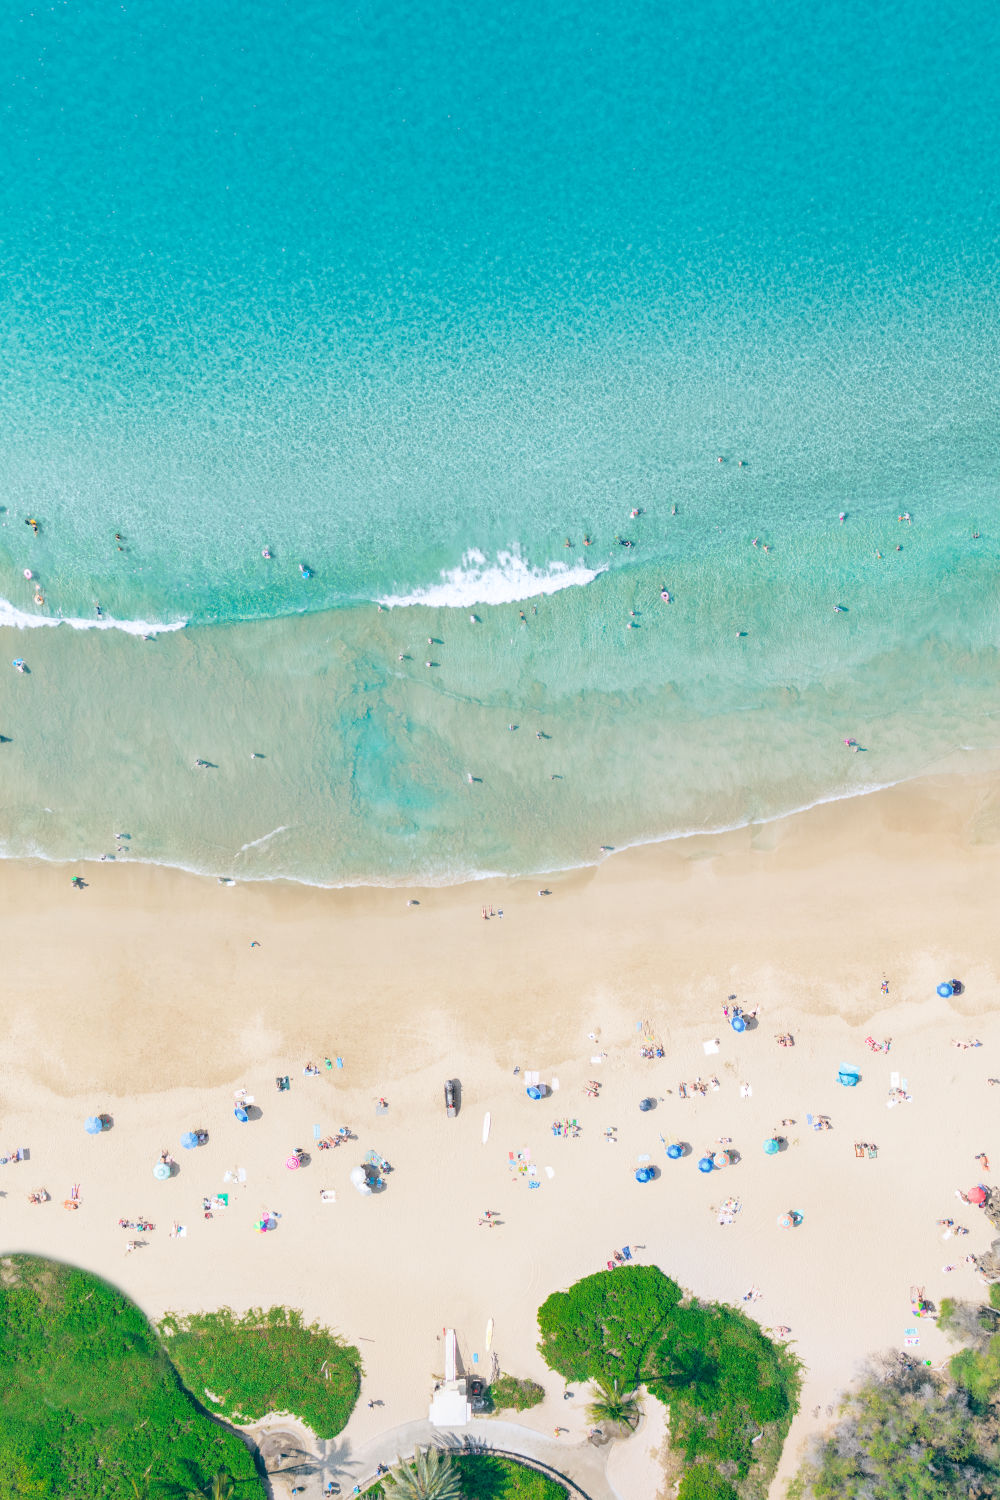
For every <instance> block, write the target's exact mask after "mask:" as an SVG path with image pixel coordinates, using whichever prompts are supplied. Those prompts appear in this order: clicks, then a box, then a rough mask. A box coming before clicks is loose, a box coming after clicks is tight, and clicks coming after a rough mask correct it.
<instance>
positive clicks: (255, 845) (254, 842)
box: [235, 823, 288, 859]
mask: <svg viewBox="0 0 1000 1500" xmlns="http://www.w3.org/2000/svg"><path fill="white" fill-rule="evenodd" d="M287 832H288V824H287V823H282V824H281V827H280V828H272V829H271V832H270V833H265V834H262V835H261V837H260V838H259V839H251V840H250V842H249V844H241V845H240V847H239V849H238V850H237V851H236V855H235V858H236V859H239V857H240V855H241V854H246V852H247V850H248V849H259V848H260V846H261V844H266V843H267V841H268V839H273V838H274V836H275V834H278V833H287Z"/></svg>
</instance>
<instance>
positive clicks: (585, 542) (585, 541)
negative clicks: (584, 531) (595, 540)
mask: <svg viewBox="0 0 1000 1500" xmlns="http://www.w3.org/2000/svg"><path fill="white" fill-rule="evenodd" d="M583 545H584V546H585V547H589V546H590V537H589V536H585V537H584V539H583Z"/></svg>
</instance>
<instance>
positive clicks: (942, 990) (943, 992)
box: [937, 979, 955, 1000]
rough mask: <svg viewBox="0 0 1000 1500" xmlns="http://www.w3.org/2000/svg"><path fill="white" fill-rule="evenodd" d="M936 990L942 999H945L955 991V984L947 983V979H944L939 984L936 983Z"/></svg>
mask: <svg viewBox="0 0 1000 1500" xmlns="http://www.w3.org/2000/svg"><path fill="white" fill-rule="evenodd" d="M937 992H938V994H939V995H940V996H941V999H942V1000H947V999H949V998H950V996H952V995H953V994H954V993H955V986H954V985H953V984H949V983H948V981H947V979H945V980H943V981H942V983H941V984H939V985H938V987H937Z"/></svg>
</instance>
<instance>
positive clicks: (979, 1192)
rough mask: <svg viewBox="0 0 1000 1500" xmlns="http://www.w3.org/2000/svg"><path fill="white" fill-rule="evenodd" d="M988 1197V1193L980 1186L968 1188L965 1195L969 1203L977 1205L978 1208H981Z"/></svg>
mask: <svg viewBox="0 0 1000 1500" xmlns="http://www.w3.org/2000/svg"><path fill="white" fill-rule="evenodd" d="M989 1196H990V1195H989V1193H988V1192H987V1191H986V1189H985V1188H984V1187H983V1186H982V1184H980V1185H979V1187H974V1188H970V1189H969V1192H968V1194H967V1197H968V1199H969V1202H970V1203H977V1204H979V1206H980V1207H982V1205H983V1204H984V1203H985V1202H986V1200H987V1198H988V1197H989Z"/></svg>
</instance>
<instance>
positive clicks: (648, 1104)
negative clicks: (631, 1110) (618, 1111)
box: [639, 1099, 656, 1114]
mask: <svg viewBox="0 0 1000 1500" xmlns="http://www.w3.org/2000/svg"><path fill="white" fill-rule="evenodd" d="M655 1103H656V1100H655V1099H640V1100H639V1108H640V1109H641V1110H642V1112H643V1114H645V1113H646V1111H647V1110H648V1109H652V1108H653V1106H654V1104H655Z"/></svg>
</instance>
